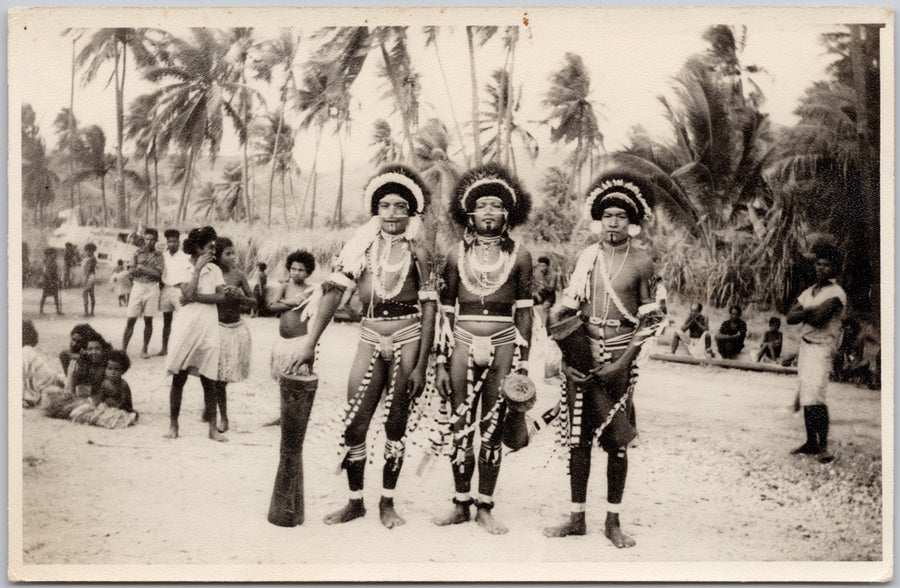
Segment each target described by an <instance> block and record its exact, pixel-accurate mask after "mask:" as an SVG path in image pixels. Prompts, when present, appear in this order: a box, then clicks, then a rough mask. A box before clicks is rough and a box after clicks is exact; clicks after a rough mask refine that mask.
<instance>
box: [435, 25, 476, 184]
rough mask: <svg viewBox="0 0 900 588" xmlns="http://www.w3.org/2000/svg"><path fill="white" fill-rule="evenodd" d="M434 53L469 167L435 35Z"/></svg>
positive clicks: (469, 163) (468, 165)
mask: <svg viewBox="0 0 900 588" xmlns="http://www.w3.org/2000/svg"><path fill="white" fill-rule="evenodd" d="M434 54H435V55H436V56H437V61H438V69H440V70H441V79H442V80H444V90H445V91H446V92H447V100H448V102H449V103H450V116H452V117H453V126H454V127H455V128H456V136H457V137H458V138H459V147H460V149H462V154H463V159H465V161H466V167H470V166H471V165H472V162H471V161H470V160H469V154H468V153H466V142H465V141H464V140H463V134H462V128H461V127H460V126H459V120H457V118H456V109H455V108H453V95H452V94H451V93H450V84H448V83H447V74H446V73H445V72H444V62H443V61H442V60H441V52H440V51H439V50H438V46H437V38H436V37H435V39H434Z"/></svg>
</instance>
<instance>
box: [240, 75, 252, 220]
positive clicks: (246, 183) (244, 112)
mask: <svg viewBox="0 0 900 588" xmlns="http://www.w3.org/2000/svg"><path fill="white" fill-rule="evenodd" d="M245 69H246V67H245V65H244V64H241V98H242V100H241V124H242V125H244V133H245V136H244V144H243V146H242V147H243V158H244V160H243V162H242V163H243V167H242V168H241V169H242V172H243V175H242V177H241V184H242V186H241V187H242V188H243V192H244V212H245V213H246V214H247V220H248V221H250V220H252V219H253V217H252V216H251V212H250V206H251V205H250V203H251V200H252V199H251V197H250V159H249V157H248V155H247V144H248V143H249V142H250V141H249V138H250V137H249V132H248V130H247V122H248V119H249V118H250V113H249V112H248V111H249V104H248V103H247V90H246V88H245V86H246V85H247V74H246V72H245V71H244V70H245Z"/></svg>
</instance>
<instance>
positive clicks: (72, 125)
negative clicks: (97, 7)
mask: <svg viewBox="0 0 900 588" xmlns="http://www.w3.org/2000/svg"><path fill="white" fill-rule="evenodd" d="M69 34H71V35H72V73H71V77H70V78H69V117H70V119H71V120H69V122H68V124H67V125H66V127H67V128H69V129H72V132H73V133H75V134H76V135H77V128H78V123H77V122H76V121H75V45H76V43H78V39H80V38H81V36H82V35H84V30H81V29H66V30H65V31H64V32H63V36H65V35H69ZM69 147H70V148H69V152H68V154H67V160H68V163H69V177H72V176H74V175H75V145H74V144H71V143H70V144H69ZM79 196H80V194H79ZM69 205H70V206H72V207H73V208H74V207H75V184H69Z"/></svg>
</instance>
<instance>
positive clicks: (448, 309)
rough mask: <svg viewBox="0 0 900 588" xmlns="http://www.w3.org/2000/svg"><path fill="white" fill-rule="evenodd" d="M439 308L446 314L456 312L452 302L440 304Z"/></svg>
mask: <svg viewBox="0 0 900 588" xmlns="http://www.w3.org/2000/svg"><path fill="white" fill-rule="evenodd" d="M441 310H443V311H444V312H445V313H446V314H453V315H455V314H456V306H454V305H452V304H442V305H441Z"/></svg>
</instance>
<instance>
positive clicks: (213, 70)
mask: <svg viewBox="0 0 900 588" xmlns="http://www.w3.org/2000/svg"><path fill="white" fill-rule="evenodd" d="M228 51H229V46H228V45H227V44H226V43H224V42H222V39H221V37H220V36H219V35H217V34H216V33H215V32H214V31H212V30H210V29H191V37H190V39H188V40H184V39H177V38H173V39H171V40H170V42H169V45H168V47H167V55H168V57H167V59H166V60H165V62H164V64H163V65H160V66H157V67H153V68H151V69H150V70H149V71H148V72H147V73H146V74H145V77H146V78H147V79H148V80H150V81H151V82H160V81H162V80H171V83H169V84H168V85H166V86H164V87H163V88H161V89H159V90H157V91H155V92H153V93H152V94H151V96H152V97H153V101H154V103H155V105H156V112H157V114H156V119H155V123H154V126H155V127H156V128H157V129H158V135H157V142H158V143H157V144H158V146H159V147H160V149H162V148H164V147H166V146H168V145H169V143H170V142H172V141H174V142H175V143H176V144H177V145H178V146H179V147H180V148H181V149H182V151H183V152H185V153H186V154H187V165H188V168H189V170H188V173H186V174H185V176H184V178H185V183H184V185H183V187H182V191H181V198H180V200H179V203H178V213H177V217H176V218H178V219H180V220H184V219H185V218H186V216H187V210H188V198H189V190H190V181H189V180H190V179H191V178H192V176H193V174H192V173H191V170H193V167H194V165H195V162H196V158H197V156H198V155H199V154H200V151H201V150H202V149H203V147H204V146H205V147H207V148H208V150H209V157H210V161H212V162H215V158H216V155H217V154H218V152H219V146H220V145H221V142H222V131H223V128H224V124H225V119H226V118H228V119H229V120H230V121H231V122H232V125H233V126H234V127H235V129H237V131H238V134H239V135H240V134H243V133H244V129H243V126H242V124H243V123H242V121H243V119H242V117H241V113H240V112H239V111H238V110H237V109H235V107H234V106H233V105H232V104H231V102H230V101H229V100H228V97H230V96H235V95H237V94H238V93H240V92H242V91H244V90H246V91H247V92H248V93H250V94H252V95H254V96H257V95H258V93H257V92H256V90H253V89H251V88H248V87H246V86H245V85H243V84H241V83H240V79H239V76H238V73H239V72H236V70H235V69H234V67H232V63H231V61H230V60H229V59H228Z"/></svg>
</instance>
